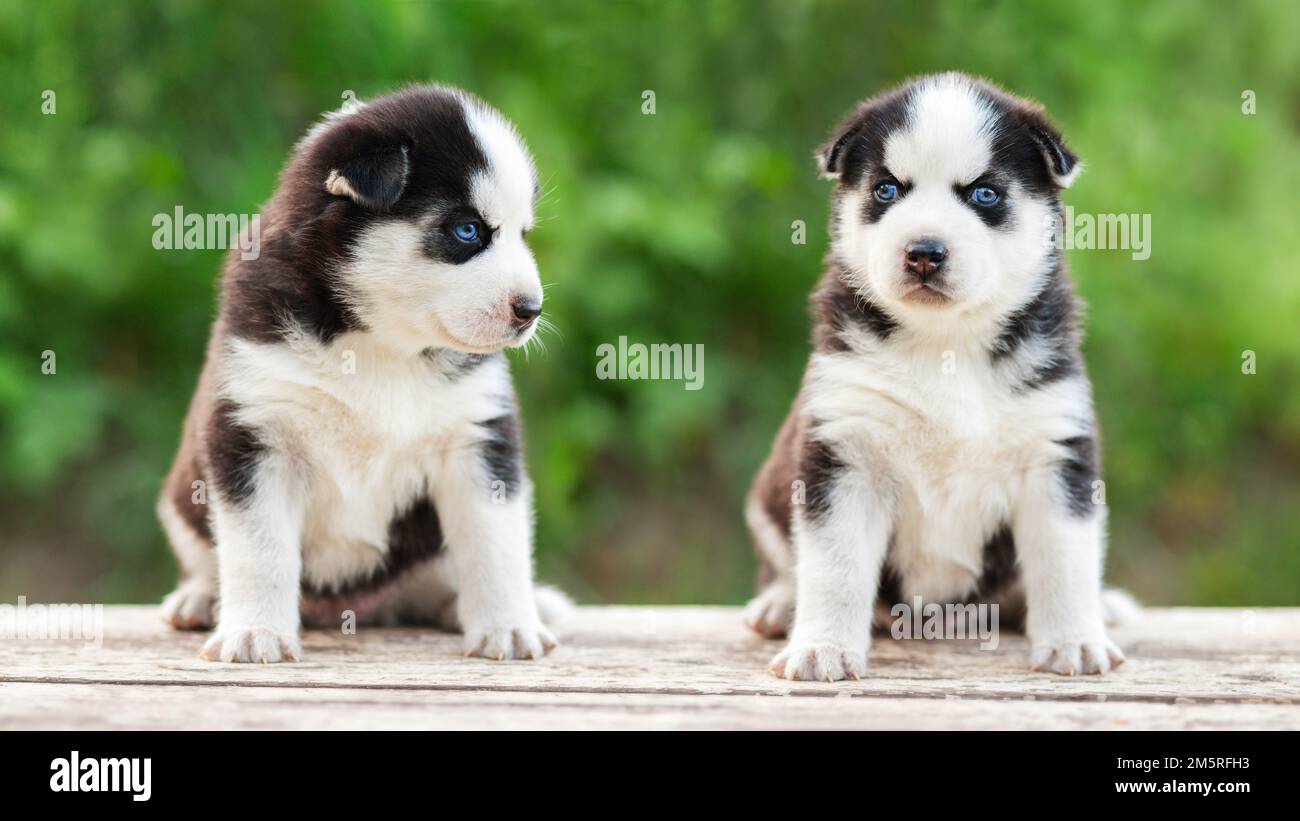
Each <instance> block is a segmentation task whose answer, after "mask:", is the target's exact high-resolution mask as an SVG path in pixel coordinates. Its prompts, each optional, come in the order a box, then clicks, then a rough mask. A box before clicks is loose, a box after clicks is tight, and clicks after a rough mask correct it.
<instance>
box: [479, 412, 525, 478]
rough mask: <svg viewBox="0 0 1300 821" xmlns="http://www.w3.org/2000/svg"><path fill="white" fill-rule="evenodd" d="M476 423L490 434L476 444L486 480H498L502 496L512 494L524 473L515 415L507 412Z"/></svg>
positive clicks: (517, 421)
mask: <svg viewBox="0 0 1300 821" xmlns="http://www.w3.org/2000/svg"><path fill="white" fill-rule="evenodd" d="M479 427H481V428H483V429H484V430H486V431H487V432H488V433H489V434H490V435H489V437H488V439H487V440H486V441H485V442H483V444H482V445H481V446H480V447H481V449H482V456H483V467H484V468H485V469H486V470H487V475H488V480H489V481H491V482H494V483H495V482H500V483H501V485H502V487H503V488H504V489H505V492H506V498H507V499H509V498H512V497H514V495H515V494H516V493H518V492H519V487H520V485H521V484H522V483H523V477H524V467H523V444H522V442H521V441H520V435H519V418H518V417H517V416H516V415H515V414H513V413H508V414H505V415H504V416H498V417H497V418H495V419H489V420H487V421H486V422H479Z"/></svg>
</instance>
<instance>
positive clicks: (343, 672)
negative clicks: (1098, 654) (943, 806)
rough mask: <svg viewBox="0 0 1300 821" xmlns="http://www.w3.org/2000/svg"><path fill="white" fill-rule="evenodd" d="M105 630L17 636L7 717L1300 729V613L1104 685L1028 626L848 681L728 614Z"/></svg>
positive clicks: (599, 613)
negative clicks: (286, 653) (511, 633)
mask: <svg viewBox="0 0 1300 821" xmlns="http://www.w3.org/2000/svg"><path fill="white" fill-rule="evenodd" d="M105 626H106V630H105V639H104V644H103V647H102V648H99V649H94V648H89V647H83V646H79V645H78V644H76V643H73V642H66V641H64V642H59V641H29V640H3V641H0V727H71V726H77V727H205V728H215V727H225V726H230V727H236V726H238V727H256V726H268V727H270V726H276V727H289V726H292V727H322V728H324V727H369V726H374V727H387V726H391V727H474V726H527V727H539V728H540V727H610V728H613V727H645V728H649V727H701V728H704V727H828V728H829V727H963V728H985V727H988V728H992V727H1044V728H1047V727H1061V728H1066V727H1098V728H1101V727H1107V728H1109V727H1132V728H1157V727H1177V728H1182V727H1243V726H1256V727H1269V728H1281V727H1290V728H1300V609H1288V610H1281V609H1273V610H1269V609H1261V610H1255V611H1242V610H1209V609H1167V610H1150V611H1147V612H1146V614H1145V616H1144V617H1143V619H1142V620H1141V621H1139V622H1138V623H1136V624H1134V625H1131V626H1128V627H1124V628H1120V629H1118V630H1116V631H1115V638H1116V640H1117V641H1118V642H1119V643H1120V644H1121V645H1122V646H1123V647H1124V648H1125V650H1126V651H1127V652H1128V654H1129V658H1130V662H1129V663H1128V664H1126V665H1125V666H1124V667H1123V668H1121V669H1120V670H1119V671H1117V672H1116V673H1115V674H1112V675H1108V676H1106V677H1104V678H1097V677H1079V678H1072V679H1071V678H1060V677H1056V676H1050V675H1046V674H1036V673H1031V672H1028V671H1027V670H1026V669H1025V665H1026V663H1027V649H1026V645H1025V641H1024V639H1023V637H1021V636H1018V635H1010V634H1006V633H1004V634H1003V636H1002V637H1001V644H1000V647H999V648H998V649H997V650H996V651H981V650H980V649H979V648H978V646H977V643H976V642H974V641H942V642H938V641H935V642H925V641H894V640H892V639H889V638H888V637H877V638H876V640H875V643H874V645H873V649H872V657H871V671H870V675H869V676H868V677H867V678H866V679H864V680H862V681H860V682H842V683H838V684H835V685H828V684H820V683H813V682H794V683H791V682H784V681H778V680H777V679H774V678H772V677H771V676H769V675H768V674H767V673H766V672H764V668H765V665H766V664H767V662H768V660H769V659H770V658H771V656H772V655H773V654H774V653H775V652H776V650H777V649H779V644H778V643H776V642H767V641H763V640H761V639H759V638H758V637H756V636H753V635H752V634H750V633H749V632H748V631H747V630H745V629H744V627H743V626H741V625H740V622H739V613H738V611H737V610H736V609H734V608H725V607H671V608H640V607H603V608H580V610H579V612H578V613H577V615H576V616H575V618H574V619H573V621H572V623H571V624H570V625H569V626H568V629H566V630H564V631H563V633H564V638H565V644H564V646H563V647H561V648H560V649H559V650H558V651H556V653H555V654H553V655H552V656H550V657H548V658H547V659H545V660H542V661H539V662H507V663H498V662H489V661H481V660H472V659H464V658H462V657H461V656H460V653H459V639H458V637H457V636H451V635H446V634H438V633H434V632H430V631H426V630H414V629H367V628H361V629H360V630H359V632H358V633H357V634H356V635H343V634H342V633H334V632H330V631H319V630H316V631H308V632H307V633H306V634H305V636H304V650H305V656H306V657H305V660H304V661H303V662H301V663H299V664H291V665H269V666H261V665H225V664H214V663H209V662H204V661H202V660H200V659H198V658H197V657H196V654H197V652H198V649H199V646H200V644H201V643H202V637H201V635H200V634H195V633H178V632H175V631H173V630H171V629H170V628H168V627H166V626H165V625H163V624H161V623H160V622H159V621H158V617H157V613H156V611H155V610H154V609H153V608H146V607H113V608H108V609H107V617H106V625H105ZM196 688H201V689H196Z"/></svg>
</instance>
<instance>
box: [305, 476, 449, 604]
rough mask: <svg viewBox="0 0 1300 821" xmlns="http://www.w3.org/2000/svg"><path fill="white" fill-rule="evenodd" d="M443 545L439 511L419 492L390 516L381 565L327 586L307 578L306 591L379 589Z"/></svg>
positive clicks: (333, 592) (326, 593) (331, 592)
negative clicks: (402, 507) (318, 584)
mask: <svg viewBox="0 0 1300 821" xmlns="http://www.w3.org/2000/svg"><path fill="white" fill-rule="evenodd" d="M443 547H444V544H443V537H442V525H441V524H440V523H439V521H438V511H437V510H436V509H435V508H434V505H433V502H432V501H431V500H430V499H429V497H428V496H427V495H426V496H420V497H419V498H417V499H416V500H415V501H413V502H411V503H410V505H408V506H407V507H405V508H404V509H402V510H399V511H397V512H396V513H394V515H393V518H392V519H391V520H389V522H388V551H387V552H386V553H385V554H384V563H383V564H382V565H381V566H379V567H378V568H377V569H375V570H374V571H372V572H370V573H368V574H366V575H363V576H358V577H354V578H351V579H344V580H342V581H340V582H338V583H336V584H334V585H331V586H329V587H328V588H318V587H315V586H313V585H310V584H307V583H306V582H304V583H303V588H302V589H303V594H304V595H306V596H309V597H325V596H342V597H346V596H354V595H357V594H360V593H368V592H371V591H374V590H378V589H379V588H381V587H383V586H384V585H386V584H388V583H389V582H391V581H393V580H394V579H396V578H397V577H399V576H401V575H402V574H404V573H406V572H407V571H409V570H411V569H412V568H414V567H415V566H416V565H418V564H421V563H423V562H425V561H427V560H429V559H432V558H433V557H435V556H437V555H438V554H439V553H440V552H441V551H442V549H443Z"/></svg>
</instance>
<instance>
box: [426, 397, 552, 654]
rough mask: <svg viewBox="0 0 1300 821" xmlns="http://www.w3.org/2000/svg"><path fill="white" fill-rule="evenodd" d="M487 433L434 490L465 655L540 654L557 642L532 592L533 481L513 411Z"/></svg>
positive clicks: (453, 464)
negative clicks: (524, 460) (452, 574)
mask: <svg viewBox="0 0 1300 821" xmlns="http://www.w3.org/2000/svg"><path fill="white" fill-rule="evenodd" d="M484 427H486V428H487V431H488V434H489V438H488V440H487V441H485V442H484V443H483V444H482V445H481V446H479V447H477V448H467V449H465V450H464V451H463V452H461V453H459V454H457V456H456V457H454V458H453V459H452V460H451V463H450V464H449V465H448V468H449V470H448V473H447V475H448V477H450V479H451V481H445V482H442V483H440V486H439V487H438V489H437V490H436V491H435V501H436V504H437V508H438V514H439V516H440V518H441V520H442V524H443V535H444V538H445V539H446V542H447V550H448V551H449V552H450V556H451V561H452V566H453V567H454V568H455V573H456V589H457V613H458V615H459V618H460V624H461V628H462V629H463V630H464V633H465V642H464V647H465V655H467V656H482V657H484V658H490V659H497V660H498V661H499V660H503V659H535V658H541V657H542V656H544V655H545V654H546V653H548V652H550V651H551V650H552V649H554V648H555V647H556V646H557V644H558V642H557V641H556V640H555V636H553V635H551V632H550V631H549V630H547V629H546V628H545V627H544V626H543V625H542V620H541V618H540V617H539V615H538V612H537V602H536V600H535V599H534V597H533V563H532V548H533V512H532V486H531V484H530V483H529V481H528V477H527V476H526V475H524V472H523V465H522V459H521V455H520V452H519V446H518V439H517V436H518V434H517V432H516V430H515V422H514V421H513V417H510V418H508V421H507V417H503V418H502V419H499V420H493V422H490V423H487V424H486V425H485V426H484Z"/></svg>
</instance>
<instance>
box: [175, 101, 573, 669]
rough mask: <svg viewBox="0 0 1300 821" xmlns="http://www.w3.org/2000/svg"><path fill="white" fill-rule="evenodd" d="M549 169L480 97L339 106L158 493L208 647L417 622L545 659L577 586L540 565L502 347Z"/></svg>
mask: <svg viewBox="0 0 1300 821" xmlns="http://www.w3.org/2000/svg"><path fill="white" fill-rule="evenodd" d="M537 193H538V186H537V173H536V171H535V169H534V166H533V162H532V159H531V157H530V155H529V153H528V149H527V148H526V146H525V145H524V142H523V140H522V139H521V138H520V137H519V135H518V134H517V133H516V132H515V130H514V128H513V127H512V126H511V125H510V123H509V122H508V121H507V120H506V119H505V118H504V117H502V116H501V115H500V114H499V113H497V112H496V111H495V110H494V109H492V108H491V107H489V106H488V105H487V104H485V103H484V102H482V101H481V100H478V99H477V98H475V97H473V96H471V95H469V94H466V93H464V92H462V91H458V90H456V89H452V88H446V87H440V86H418V87H413V88H408V89H406V90H404V91H401V92H398V93H396V94H392V95H390V96H387V97H384V98H382V99H379V100H376V101H374V102H371V103H368V104H363V105H359V106H354V107H352V108H350V109H345V110H344V111H341V112H337V113H335V114H332V115H329V116H328V117H327V118H326V119H325V120H324V121H323V122H322V123H321V124H319V125H317V126H316V127H315V128H313V129H312V130H311V131H310V132H309V133H308V134H307V136H306V137H305V138H304V139H303V140H302V141H301V142H300V143H299V144H298V146H297V147H296V149H295V150H294V152H293V155H292V156H291V157H290V159H289V162H288V164H287V165H286V167H285V169H284V171H283V172H282V175H281V179H280V185H279V188H278V190H277V191H276V192H275V194H274V196H273V197H272V199H271V201H270V202H269V204H268V205H267V206H266V208H265V209H264V211H263V213H262V220H261V228H262V237H261V249H262V250H261V255H260V256H259V257H258V258H256V259H252V260H244V259H241V258H240V255H239V253H238V252H235V253H232V255H231V256H230V257H229V261H228V263H227V265H226V269H225V273H224V277H223V280H222V287H221V301H220V310H219V315H218V317H217V320H216V323H215V326H214V328H213V331H212V336H211V341H210V343H209V346H208V352H207V362H206V364H205V366H204V369H203V373H202V376H201V377H200V379H199V385H198V389H197V392H196V393H195V395H194V398H193V401H192V403H191V406H190V410H189V414H188V416H187V417H186V420H185V425H184V431H183V435H182V440H181V446H180V452H179V453H178V454H177V457H176V462H175V464H174V465H173V467H172V470H171V473H170V475H169V476H168V478H167V481H166V485H165V488H164V492H163V494H162V498H161V499H160V501H159V505H158V512H159V516H160V517H161V520H162V524H163V527H164V529H165V530H166V532H167V536H168V538H169V540H170V542H171V545H172V548H173V550H174V551H175V553H176V556H177V558H178V559H179V561H180V565H181V582H180V585H179V586H178V588H177V589H176V591H175V592H173V593H172V594H171V595H170V596H168V597H167V599H166V600H165V601H164V603H163V614H164V616H165V618H166V619H167V620H168V621H170V622H171V623H172V624H173V625H175V626H177V627H180V628H208V627H211V626H213V625H214V624H215V627H216V629H215V631H214V632H213V633H212V635H211V637H210V638H209V639H208V641H207V643H206V644H205V646H204V648H203V655H204V656H205V657H206V658H209V659H213V660H221V661H227V662H278V661H293V660H296V659H298V658H300V657H301V650H300V645H299V638H298V632H299V626H300V623H301V622H302V621H304V620H305V621H307V622H309V623H318V624H322V625H333V626H338V625H340V624H341V623H342V621H343V619H344V618H346V617H348V615H349V614H352V615H353V616H355V618H356V619H357V620H359V621H361V622H362V623H365V622H380V623H395V622H419V623H430V624H436V625H440V626H443V627H446V628H449V629H460V630H463V632H464V649H465V652H466V654H467V655H475V656H483V657H486V658H492V659H517V658H538V657H540V656H542V655H544V654H545V653H546V652H548V651H549V650H551V649H552V648H553V647H555V646H556V640H555V638H554V636H553V635H552V634H551V631H550V630H549V629H548V628H547V627H546V626H544V623H543V622H544V620H546V619H550V618H552V617H554V616H557V615H558V614H559V613H560V612H561V611H562V609H563V608H564V606H565V604H566V601H565V600H564V598H563V596H562V595H560V594H558V593H557V592H555V591H553V590H550V589H547V588H543V589H540V590H539V589H535V588H534V586H533V580H532V539H533V511H532V489H531V485H530V483H529V480H528V476H527V475H526V474H525V472H524V464H523V457H522V446H521V443H520V425H519V416H518V412H517V410H516V404H515V398H514V391H513V388H512V385H511V379H510V371H509V367H508V364H507V362H506V359H505V356H504V355H503V353H502V351H503V349H505V348H512V347H519V346H522V345H524V344H525V343H527V342H528V340H529V339H530V338H531V337H532V335H533V334H534V333H535V332H536V330H537V325H538V323H539V321H540V319H539V318H540V316H541V311H542V286H541V283H540V282H539V280H538V274H537V266H536V265H535V264H534V261H533V256H532V253H531V252H530V250H529V248H528V244H527V241H526V236H527V234H528V231H529V229H531V228H532V227H533V208H534V204H535V200H536V197H537Z"/></svg>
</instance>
